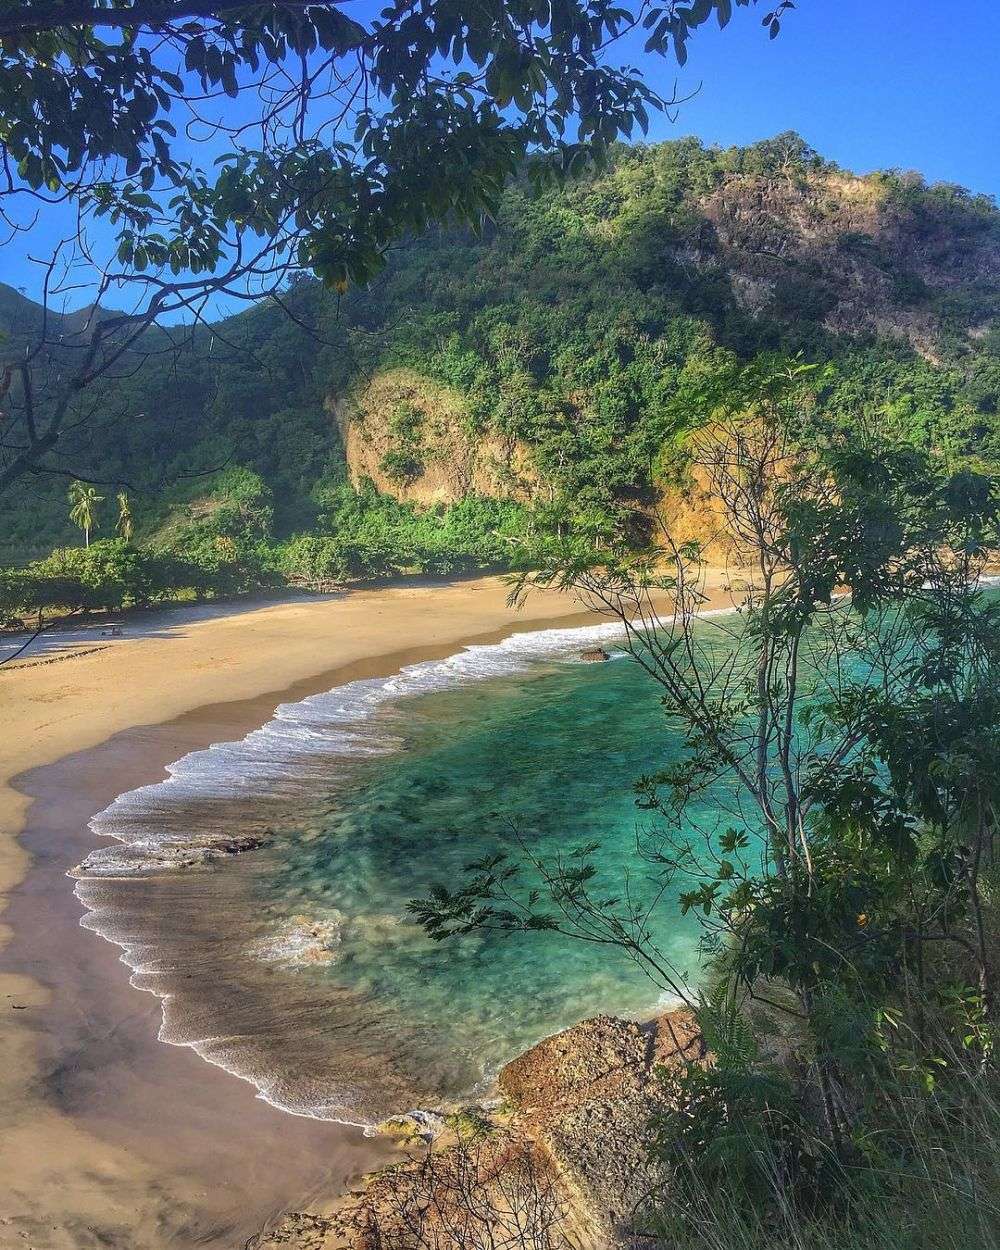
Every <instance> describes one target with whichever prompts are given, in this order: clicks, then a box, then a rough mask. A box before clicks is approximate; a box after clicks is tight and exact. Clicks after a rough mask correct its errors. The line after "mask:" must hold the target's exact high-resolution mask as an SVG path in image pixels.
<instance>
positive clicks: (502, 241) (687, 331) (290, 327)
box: [0, 136, 1000, 611]
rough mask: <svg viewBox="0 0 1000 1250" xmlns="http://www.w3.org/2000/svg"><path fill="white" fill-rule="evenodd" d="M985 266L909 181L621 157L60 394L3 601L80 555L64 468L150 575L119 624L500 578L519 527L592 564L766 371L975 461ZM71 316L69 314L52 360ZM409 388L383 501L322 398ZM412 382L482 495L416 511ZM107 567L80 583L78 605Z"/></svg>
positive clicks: (14, 508) (779, 150) (987, 291)
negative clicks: (54, 463)
mask: <svg viewBox="0 0 1000 1250" xmlns="http://www.w3.org/2000/svg"><path fill="white" fill-rule="evenodd" d="M845 188H846V189H845ZM998 249H1000V214H998V213H997V211H996V209H995V208H994V207H993V205H992V203H991V202H989V201H988V200H986V199H984V198H982V197H974V196H971V195H969V194H967V193H965V192H963V191H961V190H960V189H957V188H954V187H940V186H938V187H927V186H926V185H924V184H923V183H922V181H921V180H920V179H919V178H918V177H916V176H915V175H899V174H877V175H871V176H869V177H866V178H864V179H855V178H854V177H853V176H852V175H847V174H844V173H842V172H841V171H839V170H837V169H836V168H834V167H833V166H831V165H829V164H828V163H825V162H824V161H822V160H821V159H820V158H819V157H818V156H817V155H816V154H815V153H814V152H812V151H811V150H810V149H809V148H808V147H807V146H806V145H805V144H804V143H803V142H802V141H801V140H799V139H798V138H797V137H796V136H779V138H778V139H775V140H772V141H769V142H766V143H762V144H758V145H756V146H754V147H751V148H747V149H730V150H726V151H720V150H716V149H709V148H705V147H703V146H702V145H701V144H699V143H698V142H696V141H694V140H683V141H680V142H678V143H669V144H664V145H661V146H658V147H653V148H622V149H620V150H618V151H616V152H615V153H614V155H613V158H612V160H611V162H610V164H609V166H608V168H607V169H606V170H605V171H603V172H601V173H599V174H591V175H588V176H586V177H585V178H583V179H582V180H580V181H576V182H570V183H568V184H566V185H564V186H563V187H561V188H559V189H553V190H550V191H549V192H547V193H546V194H545V195H544V196H542V197H537V196H535V195H534V194H533V193H532V192H531V190H530V188H529V185H528V184H527V183H525V184H523V185H522V184H515V185H513V186H512V187H511V188H510V189H509V190H508V192H507V193H506V195H505V197H504V199H503V201H502V203H501V205H500V207H499V210H498V213H497V217H496V221H495V223H494V224H493V225H491V226H490V227H489V228H488V229H487V230H486V232H485V233H484V235H483V236H482V237H475V236H473V235H471V234H461V233H460V234H456V233H454V232H440V233H438V234H435V235H431V236H428V237H425V238H423V239H421V240H419V241H416V242H413V243H412V244H410V245H408V246H406V247H401V248H399V249H397V250H396V251H395V252H393V253H392V255H391V257H390V261H389V264H388V267H387V269H386V271H385V273H384V274H383V275H382V276H381V277H380V278H379V279H378V280H377V281H376V282H374V283H373V284H372V285H371V286H370V287H369V288H368V289H366V290H360V291H355V292H353V293H352V294H350V295H348V296H345V297H343V298H337V297H335V296H333V295H332V294H330V293H329V292H326V291H325V290H324V289H323V288H321V287H320V286H319V285H318V284H315V283H311V282H306V281H301V282H299V283H297V284H296V285H295V286H294V287H293V288H292V289H291V290H290V291H289V292H288V294H287V297H286V298H285V300H284V301H283V302H284V304H285V306H286V307H284V308H282V307H278V306H277V304H275V303H274V302H265V303H264V304H261V305H259V306H257V307H255V308H254V309H252V310H251V311H250V312H248V313H245V314H243V315H241V316H239V317H235V318H232V319H230V320H228V321H225V322H222V323H220V324H219V325H217V326H214V327H211V328H199V329H198V330H196V331H194V332H190V333H189V332H186V331H185V332H181V331H179V330H173V331H164V330H157V331H155V332H153V333H155V335H156V338H155V351H152V352H151V353H149V352H147V353H146V354H144V355H143V356H142V358H139V357H138V356H136V357H135V358H129V359H127V360H126V361H125V362H124V363H123V364H122V365H121V366H120V367H119V369H118V374H119V376H118V377H117V378H114V379H110V378H106V379H104V380H103V381H102V382H101V383H100V384H99V385H95V386H94V387H93V388H91V389H90V390H89V391H88V392H87V394H86V395H85V396H84V397H82V398H81V401H80V403H81V409H83V407H84V406H85V411H83V410H81V413H80V418H81V419H80V422H79V425H78V427H77V429H76V430H75V431H71V432H69V433H67V434H66V435H65V436H64V440H63V442H62V443H61V444H60V453H59V460H60V463H61V464H63V465H64V466H65V471H64V472H55V473H46V474H39V475H36V476H33V477H31V478H30V479H27V480H26V481H24V482H22V483H21V484H19V485H18V486H17V487H15V488H14V489H13V491H11V492H10V493H9V494H8V495H7V496H6V498H5V499H4V500H3V502H2V510H0V520H2V535H3V537H2V550H0V557H2V558H3V559H5V560H6V561H7V562H8V563H9V564H23V563H24V562H25V561H28V560H34V561H36V562H38V561H40V563H36V564H35V565H33V567H32V570H31V575H30V578H22V579H21V580H20V583H19V584H20V586H21V590H20V591H18V592H17V593H13V592H12V594H11V595H10V596H8V599H7V603H8V610H9V611H11V610H16V611H19V610H20V609H21V606H23V604H24V603H27V602H29V601H31V600H32V595H33V594H34V593H35V592H34V591H33V590H31V589H30V588H31V587H37V582H38V578H43V579H44V578H45V577H47V576H48V575H49V574H50V573H51V574H53V575H58V576H60V577H63V578H64V579H65V578H66V577H67V576H69V574H70V570H71V569H72V568H75V567H76V563H75V562H78V561H80V560H83V559H84V557H82V556H80V555H79V554H78V553H77V554H74V555H72V556H69V555H65V554H62V555H60V554H56V555H53V556H49V552H50V551H51V550H52V548H53V547H59V548H63V547H66V546H68V545H70V544H72V543H74V542H76V541H77V537H76V535H77V534H78V531H77V530H76V529H75V527H74V526H73V524H72V523H71V522H70V519H69V515H68V511H69V510H68V507H67V502H66V489H67V486H68V484H69V482H70V480H71V478H72V477H73V476H80V477H83V478H85V479H88V480H90V479H93V480H95V481H96V482H97V483H98V484H99V486H98V489H99V490H101V491H102V493H104V494H108V495H110V494H111V493H112V492H113V491H115V490H118V489H125V490H127V492H128V494H129V497H130V500H131V506H132V508H133V510H134V514H135V539H134V542H135V544H136V545H137V546H138V547H139V548H140V549H141V552H142V555H141V556H140V555H138V554H136V553H135V552H133V553H131V554H130V555H129V557H128V559H129V561H131V562H132V563H133V564H134V563H135V562H136V561H138V562H139V563H141V564H142V567H143V572H142V574H141V577H139V579H138V581H137V582H136V584H135V586H134V588H133V589H131V590H129V591H128V593H126V594H124V595H123V596H121V597H120V599H119V601H120V602H125V603H127V602H129V601H136V602H139V601H145V600H148V599H151V598H152V599H155V598H157V597H162V596H163V595H165V594H173V593H175V592H180V593H187V592H188V591H195V590H196V591H197V592H198V593H206V592H208V590H209V588H212V587H214V588H215V589H217V590H219V591H225V592H231V591H233V590H237V589H244V588H249V587H250V586H251V585H255V584H256V585H266V584H270V583H271V582H272V581H273V580H275V579H281V578H284V577H298V578H302V579H325V578H334V577H349V576H361V575H370V574H373V573H379V572H390V571H397V570H400V569H445V570H446V569H453V568H459V567H465V568H474V567H492V566H495V565H498V564H501V565H502V564H505V563H507V562H509V560H510V557H511V551H512V549H515V548H516V543H515V542H514V539H515V537H516V535H517V534H518V533H524V532H530V531H532V530H533V529H534V528H536V527H543V528H545V527H550V526H553V525H555V526H558V527H562V528H563V529H571V530H573V531H574V532H576V533H578V534H579V535H581V537H582V538H583V540H584V541H587V542H589V543H591V544H598V545H599V544H602V543H605V542H608V541H611V540H612V539H613V538H614V537H616V536H620V535H622V534H626V533H629V532H632V531H634V532H632V537H633V538H635V539H641V538H642V537H643V534H642V530H643V526H644V525H645V524H646V521H645V517H646V513H647V511H648V506H649V505H650V504H651V503H652V502H653V501H654V499H655V497H656V493H657V491H658V489H659V488H660V487H662V485H663V484H664V483H665V482H669V481H671V480H674V479H675V478H677V476H678V475H679V474H681V473H682V470H683V464H684V445H685V438H686V437H687V435H688V434H689V432H690V431H691V430H692V429H694V428H697V427H698V426H699V425H700V424H701V423H703V422H704V421H706V420H707V419H709V418H710V416H711V414H712V412H713V411H714V410H715V409H716V408H717V407H718V405H719V403H720V402H721V399H722V398H723V397H725V396H731V395H732V393H733V388H734V387H738V386H739V385H740V381H739V379H740V377H741V371H742V370H743V367H744V366H745V365H746V364H747V362H752V361H755V360H757V361H764V360H767V359H770V358H772V357H774V356H776V355H777V356H797V355H798V356H801V357H802V358H805V359H809V360H812V361H815V362H818V363H820V364H822V365H823V366H824V367H823V368H822V369H820V370H817V372H816V373H815V375H814V378H813V382H812V386H813V390H814V393H815V394H816V396H817V400H818V402H819V404H820V406H821V408H822V410H823V412H824V413H825V414H826V417H827V419H828V420H829V421H831V422H833V423H839V424H841V425H844V426H852V427H857V428H861V427H863V426H866V425H872V424H878V425H879V426H880V427H882V428H884V429H891V430H892V431H893V433H894V434H895V435H896V436H898V437H899V438H900V439H903V440H905V441H907V442H911V443H913V444H914V445H917V446H921V447H924V448H933V449H934V450H935V451H936V452H938V453H940V454H942V455H944V456H946V457H948V458H950V459H951V460H953V461H954V460H959V459H963V460H968V461H970V462H972V463H976V464H986V463H993V462H994V461H995V459H996V457H997V456H998V455H1000V443H998V437H1000V427H998V422H997V416H996V413H997V408H998V404H1000V339H998V337H997V336H996V335H995V334H994V333H993V332H992V331H989V330H988V329H986V326H987V324H988V321H989V317H990V315H991V314H992V312H993V311H994V310H995V305H996V301H997V287H996V284H995V282H994V280H993V273H994V272H995V268H994V262H995V260H996V255H997V252H998ZM0 294H3V295H4V298H3V300H2V301H0V320H2V323H3V326H4V328H5V330H6V332H7V334H8V336H9V337H10V338H11V339H12V340H14V341H16V340H17V339H18V338H25V337H27V336H28V335H29V334H30V331H31V324H32V318H33V317H36V316H37V310H35V309H34V308H33V306H32V305H31V304H30V302H28V301H25V300H23V299H22V298H21V297H19V296H17V295H15V294H14V293H13V292H10V291H7V292H6V293H5V294H4V293H3V292H0ZM289 312H290V313H291V315H288V314H289ZM77 320H78V319H77ZM75 324H76V323H75V322H74V319H73V318H72V317H69V318H66V321H65V326H64V328H63V333H64V336H65V339H66V341H67V342H71V341H72V336H73V334H74V327H75ZM147 346H148V345H147ZM402 370H405V371H407V376H409V377H415V378H416V379H417V380H418V383H417V385H416V389H415V390H414V391H413V393H412V394H411V396H410V399H409V400H408V402H407V404H404V405H397V406H396V408H395V409H394V410H393V411H390V412H383V413H376V414H374V415H375V419H376V420H377V421H378V422H379V423H380V425H381V432H382V433H383V434H384V435H385V437H386V438H387V439H388V444H387V445H388V450H387V451H386V452H385V454H384V455H382V457H381V458H380V461H379V463H378V465H377V466H375V467H374V468H372V467H371V466H369V468H368V469H367V470H366V472H367V473H368V475H370V476H375V477H378V479H379V480H378V487H379V491H381V494H380V493H379V491H376V490H375V489H374V488H373V487H371V486H367V485H365V483H364V481H363V477H364V476H365V474H360V475H359V472H358V471H357V469H358V466H357V465H353V466H348V464H347V462H346V457H345V452H344V447H343V443H342V434H341V428H340V427H339V426H338V422H337V420H335V419H334V413H333V411H332V405H333V404H336V405H337V408H338V411H339V413H341V414H346V415H347V418H348V419H350V414H351V411H352V404H354V403H355V399H356V397H357V396H358V394H359V393H361V392H363V391H364V389H365V387H366V385H367V384H368V382H369V381H370V380H371V379H372V378H378V377H384V376H389V375H392V373H393V371H402ZM421 384H425V385H426V387H427V388H438V389H439V390H442V391H443V392H446V393H447V394H448V395H449V396H451V397H452V398H453V400H454V403H455V405H456V409H457V411H458V412H459V414H460V416H459V420H458V422H457V425H456V427H455V429H454V430H453V431H452V432H451V435H450V437H453V438H454V439H457V440H464V442H466V443H468V444H471V445H475V444H477V443H479V442H483V441H485V440H492V441H493V442H494V443H496V444H497V445H501V446H506V447H508V448H511V447H516V448H518V449H521V450H522V451H523V453H524V454H523V456H522V457H521V459H520V460H519V461H517V462H516V464H515V463H514V462H513V461H512V462H511V463H510V464H508V465H507V467H506V477H505V476H504V474H503V473H497V474H494V478H495V480H494V481H493V482H492V483H491V484H490V486H489V488H488V489H487V488H483V489H481V490H479V492H478V494H479V496H482V495H485V494H489V495H493V496H496V498H495V499H493V500H489V499H486V498H482V497H476V496H477V492H476V491H471V490H470V491H467V492H465V493H464V494H463V493H461V492H459V493H457V494H456V493H454V492H452V494H450V495H448V494H447V493H446V494H445V495H444V496H443V497H441V498H438V499H435V500H432V501H430V502H428V501H427V500H425V499H421V497H420V494H419V489H418V488H419V486H420V482H421V480H422V475H423V474H424V472H425V469H426V468H427V465H426V463H425V461H426V447H425V446H424V445H423V441H422V440H423V437H424V436H423V425H424V424H425V423H426V422H425V420H424V418H425V417H426V415H427V413H426V410H427V409H428V407H429V405H428V403H427V402H426V396H423V395H422V394H421V391H420V385H421ZM83 417H86V418H87V419H86V420H84V419H82V418H83ZM366 419H367V420H369V421H371V419H372V414H371V413H370V412H369V413H368V414H367V417H366ZM387 494H388V495H392V496H395V497H396V500H397V501H394V500H393V499H391V498H386V497H385V496H386V495H387ZM466 495H469V496H470V497H468V498H466V497H465V496H466ZM636 505H638V507H637V506H636ZM112 515H113V509H112V508H111V507H110V505H107V504H105V505H104V508H103V511H99V512H98V523H97V529H96V531H95V538H96V539H97V540H98V541H97V542H96V544H95V547H94V548H92V551H93V552H94V554H93V555H92V556H91V557H89V559H90V560H91V562H92V564H93V562H96V561H97V560H99V559H103V560H105V561H106V562H108V563H109V565H114V564H115V563H116V562H118V563H120V561H121V560H122V559H123V558H124V557H123V556H122V553H121V550H120V547H121V545H120V544H119V545H118V546H115V545H112V547H110V548H109V547H107V546H105V544H106V543H107V542H108V540H107V534H108V533H109V531H110V529H111V525H112V520H111V518H112ZM88 567H89V566H88ZM81 568H82V566H81ZM119 572H120V570H119V571H118V572H114V573H113V574H111V573H109V574H108V576H109V578H110V579H111V581H115V579H118V581H116V582H115V584H119V583H120V581H121V579H120V577H119ZM74 576H75V574H74ZM101 576H103V575H98V574H96V573H93V572H92V571H81V573H80V578H81V584H84V583H87V581H88V579H93V578H95V577H96V578H97V579H98V580H100V577H101ZM32 578H33V579H35V580H34V581H32V580H31V579H32ZM7 580H8V582H11V581H17V580H18V579H16V578H14V577H13V575H12V574H8V575H7ZM109 584H110V582H109ZM50 592H51V593H50ZM38 593H39V594H40V595H41V596H42V597H43V598H44V597H46V596H48V598H49V599H51V598H52V594H53V593H54V592H53V591H52V588H51V587H50V588H49V589H48V590H44V591H43V590H39V591H38ZM18 596H20V598H18ZM79 597H80V596H78V598H79ZM114 597H115V596H114V595H113V594H110V593H109V594H108V595H107V596H105V599H106V601H107V602H111V601H112V599H114Z"/></svg>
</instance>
